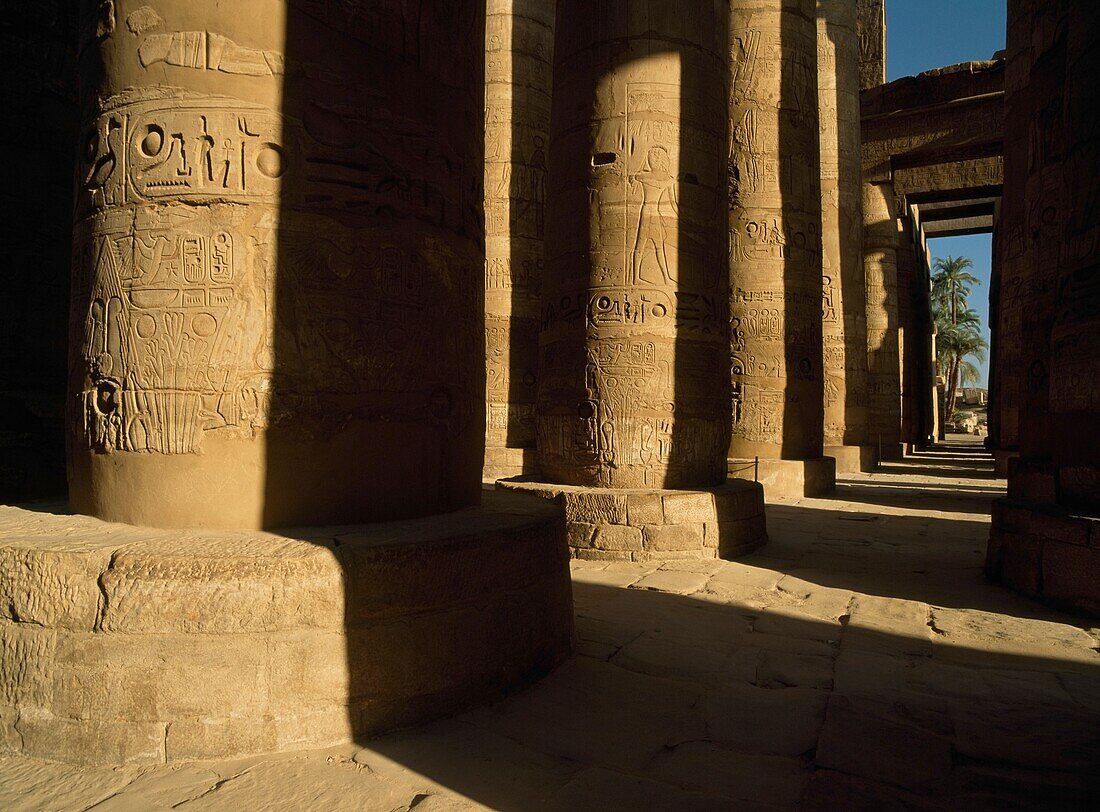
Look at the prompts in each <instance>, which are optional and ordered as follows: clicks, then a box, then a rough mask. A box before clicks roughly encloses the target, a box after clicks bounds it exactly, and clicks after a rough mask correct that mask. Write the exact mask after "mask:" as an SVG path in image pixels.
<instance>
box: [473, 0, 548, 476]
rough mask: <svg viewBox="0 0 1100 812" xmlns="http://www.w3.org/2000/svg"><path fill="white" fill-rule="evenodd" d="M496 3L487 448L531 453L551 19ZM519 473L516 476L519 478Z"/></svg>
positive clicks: (490, 110) (488, 217)
mask: <svg viewBox="0 0 1100 812" xmlns="http://www.w3.org/2000/svg"><path fill="white" fill-rule="evenodd" d="M544 12H545V9H537V8H534V7H532V6H531V4H529V3H525V2H523V0H498V1H497V2H493V3H490V4H489V6H488V8H487V16H486V25H485V49H486V59H485V82H486V92H485V233H486V252H485V290H486V296H485V314H486V334H485V341H486V363H487V371H488V375H489V377H488V383H489V385H488V387H487V388H486V409H487V412H486V415H487V419H486V435H485V437H486V443H487V445H488V446H490V447H530V446H532V445H534V441H535V428H534V411H535V394H536V392H535V378H536V367H537V361H538V327H537V323H538V322H537V319H538V297H539V291H540V284H541V279H542V275H543V266H544V260H543V247H542V241H543V238H544V236H545V222H546V216H545V198H546V170H547V166H546V160H547V154H546V147H547V141H548V138H549V129H550V83H551V78H552V76H551V74H552V65H551V57H552V51H553V15H552V13H551V14H550V15H546V14H545V13H544ZM517 473H518V471H517Z"/></svg>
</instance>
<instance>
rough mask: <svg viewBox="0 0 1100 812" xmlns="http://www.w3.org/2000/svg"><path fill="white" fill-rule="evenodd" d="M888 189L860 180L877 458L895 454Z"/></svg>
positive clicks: (896, 382) (893, 225)
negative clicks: (861, 183) (879, 455)
mask: <svg viewBox="0 0 1100 812" xmlns="http://www.w3.org/2000/svg"><path fill="white" fill-rule="evenodd" d="M893 209H894V189H893V184H892V183H890V182H889V181H887V182H885V183H864V184H863V271H864V274H865V276H866V283H867V352H868V356H867V367H868V385H869V394H870V396H869V397H868V401H867V405H868V408H869V410H870V414H869V416H868V429H869V431H870V439H871V442H872V443H873V444H874V445H875V447H876V451H878V450H880V451H881V457H882V458H883V459H897V458H899V457H900V456H901V453H902V448H901V356H900V354H899V353H900V349H899V346H898V250H899V242H900V235H899V231H898V228H899V226H898V221H897V218H896V217H895V216H894V210H893Z"/></svg>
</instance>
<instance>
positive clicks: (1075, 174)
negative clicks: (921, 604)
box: [986, 0, 1100, 615]
mask: <svg viewBox="0 0 1100 812" xmlns="http://www.w3.org/2000/svg"><path fill="white" fill-rule="evenodd" d="M1098 37H1100V7H1097V6H1096V5H1095V4H1092V3H1076V4H1044V3H1039V2H1029V1H1028V0H1015V1H1014V2H1010V3H1009V49H1008V50H1009V52H1008V66H1009V67H1008V70H1009V82H1010V83H1011V85H1012V86H1013V88H1014V91H1015V94H1014V95H1015V98H1014V99H1013V100H1012V104H1011V105H1010V106H1009V116H1010V123H1011V122H1012V121H1013V120H1014V119H1015V117H1016V116H1018V115H1020V113H1021V108H1022V109H1023V110H1026V111H1027V124H1028V125H1029V126H1027V127H1012V126H1006V128H1005V139H1006V157H1007V156H1009V155H1014V156H1017V157H1019V156H1020V155H1021V154H1023V151H1022V148H1020V147H1019V145H1018V144H1017V143H1015V142H1019V141H1024V142H1025V143H1026V145H1027V151H1026V155H1027V162H1026V163H1023V162H1021V161H1019V160H1016V159H1014V160H1011V161H1009V160H1006V162H1005V190H1006V194H1007V193H1008V191H1010V190H1011V191H1012V192H1013V193H1014V195H1021V194H1022V196H1023V206H1022V211H1023V213H1024V216H1025V223H1026V227H1025V230H1024V238H1025V250H1024V252H1023V253H1022V255H1021V256H1020V258H1019V259H1020V265H1019V266H1017V268H1016V270H1018V272H1019V277H1020V279H1021V285H1020V288H1021V290H1023V291H1025V292H1026V303H1025V304H1024V305H1022V306H1021V308H1020V309H1021V311H1022V312H1021V328H1020V330H1021V333H1022V336H1023V342H1022V352H1021V361H1022V365H1023V367H1022V368H1023V370H1024V371H1025V372H1024V374H1025V376H1026V377H1025V378H1024V380H1023V381H1022V383H1021V389H1020V394H1021V397H1020V405H1019V411H1018V414H1019V418H1020V423H1019V439H1020V458H1019V459H1018V460H1015V461H1013V463H1012V464H1011V465H1010V466H1009V471H1008V498H1007V499H1002V500H997V501H996V502H994V505H993V529H992V532H991V534H990V541H989V547H988V550H987V559H986V571H987V574H988V575H989V577H990V578H992V579H994V580H998V581H1002V582H1004V583H1005V584H1006V585H1008V586H1010V587H1012V588H1014V589H1017V590H1020V591H1022V592H1024V593H1027V594H1030V595H1035V596H1038V597H1041V598H1043V599H1045V600H1047V601H1050V602H1052V603H1055V604H1058V605H1062V606H1067V607H1070V608H1072V609H1073V610H1075V611H1078V612H1086V613H1089V614H1092V615H1100V547H1098V546H1097V540H1098V539H1100V364H1098V363H1097V357H1098V351H1100V341H1098V336H1100V309H1098V308H1097V301H1098V298H1100V285H1098V283H1097V280H1098V279H1100V247H1098V246H1100V225H1097V219H1096V211H1095V208H1096V207H1095V197H1096V183H1097V181H1096V155H1097V150H1098V149H1100V130H1098V128H1097V123H1096V110H1097V107H1098V105H1100V88H1098V86H1097V83H1096V81H1095V77H1096V75H1097V71H1098V70H1100V63H1098V57H1097V50H1096V41H1097V38H1098ZM1018 72H1019V73H1018ZM1025 72H1026V73H1025ZM1025 75H1026V88H1024V89H1021V88H1020V85H1019V84H1018V82H1020V81H1021V80H1022V79H1023V78H1024V76H1025ZM1024 171H1026V172H1027V175H1026V180H1022V177H1021V173H1022V172H1024ZM1010 172H1011V173H1012V174H1011V175H1010ZM1018 203H1019V201H1008V200H1006V201H1005V207H1006V208H1008V207H1009V206H1010V205H1018ZM1018 211H1019V209H1018Z"/></svg>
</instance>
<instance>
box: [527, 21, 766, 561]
mask: <svg viewBox="0 0 1100 812" xmlns="http://www.w3.org/2000/svg"><path fill="white" fill-rule="evenodd" d="M725 32H726V18H725V11H724V6H723V4H720V3H718V4H716V3H714V2H712V1H711V0H690V2H673V0H642V1H641V2H636V3H612V4H597V3H591V2H588V0H563V2H560V3H559V4H558V18H557V38H556V43H555V52H554V111H553V117H552V122H551V149H550V167H549V169H550V171H549V182H548V197H547V217H548V222H547V243H546V245H547V264H546V273H545V275H544V277H543V295H542V307H543V310H542V324H541V327H542V331H541V336H540V347H539V396H538V418H537V420H538V460H539V470H540V477H541V478H542V479H543V480H544V481H543V482H542V483H527V484H523V483H515V482H512V483H507V485H506V486H507V487H520V488H525V489H527V490H531V491H533V492H536V493H540V494H541V495H543V496H546V497H552V498H557V499H559V500H562V501H563V502H564V505H565V509H566V518H567V520H568V522H569V533H570V539H569V542H570V545H571V547H572V548H573V553H574V555H578V556H583V557H586V558H626V559H630V558H633V559H635V560H643V559H649V558H663V557H692V556H704V557H714V556H715V555H719V554H720V555H723V556H726V557H729V556H733V555H736V554H739V553H741V552H744V551H746V550H748V549H752V548H753V547H755V546H757V545H759V544H760V543H762V542H763V540H764V526H763V500H762V494H761V491H760V487H759V485H756V484H755V483H751V482H743V481H734V482H733V484H730V485H725V484H723V483H724V482H725V480H726V449H727V446H728V443H729V411H730V399H729V380H728V374H727V371H728V369H729V338H728V324H729V318H728V310H727V308H728V299H729V279H728V273H727V266H726V263H725V257H724V254H725V239H724V236H723V235H724V231H723V225H724V223H723V220H724V211H725V204H724V196H725V191H726V190H725V175H724V173H725V166H724V163H723V155H724V152H725V140H726V112H725V109H726V108H725V104H726V85H725V77H726V76H727V75H728V68H727V65H726V57H725V46H726V42H725V37H726V34H725ZM685 490H686V491H687V492H685Z"/></svg>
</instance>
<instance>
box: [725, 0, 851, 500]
mask: <svg viewBox="0 0 1100 812" xmlns="http://www.w3.org/2000/svg"><path fill="white" fill-rule="evenodd" d="M815 21H816V3H814V2H812V1H811V0H737V1H736V2H734V3H732V5H731V17H730V70H731V72H732V83H731V87H730V103H729V112H730V124H731V137H730V151H729V156H730V159H729V160H730V169H729V171H730V200H729V203H730V213H729V232H730V279H731V282H730V286H731V291H730V292H731V314H730V316H731V330H732V346H733V437H732V441H731V443H730V457H731V458H732V460H733V461H732V462H731V466H736V467H738V468H744V467H745V465H744V464H745V461H746V460H748V461H750V462H751V460H752V458H753V457H756V456H759V457H760V458H761V465H762V468H761V477H762V479H763V481H764V483H765V488H766V489H767V490H768V493H769V496H781V495H793V496H802V495H812V494H814V493H822V492H827V491H829V490H831V489H832V487H833V477H834V470H833V462H832V461H831V460H826V459H825V458H823V457H822V439H823V418H822V403H823V379H822V304H823V299H824V295H823V290H822V260H821V173H820V169H819V167H820V163H819V133H818V102H817V73H818V66H817V29H816V22H815ZM731 470H732V469H731ZM769 485H771V486H772V487H769Z"/></svg>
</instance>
